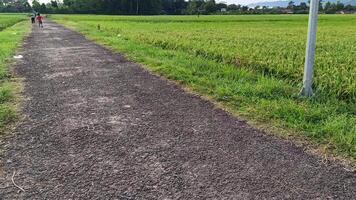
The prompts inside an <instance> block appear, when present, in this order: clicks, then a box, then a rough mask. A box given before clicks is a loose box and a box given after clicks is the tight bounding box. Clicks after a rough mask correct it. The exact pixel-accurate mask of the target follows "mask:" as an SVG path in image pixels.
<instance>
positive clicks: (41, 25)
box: [36, 13, 43, 28]
mask: <svg viewBox="0 0 356 200" xmlns="http://www.w3.org/2000/svg"><path fill="white" fill-rule="evenodd" d="M36 19H37V21H38V26H39V27H40V28H43V17H42V16H41V14H40V13H38V14H37V17H36Z"/></svg>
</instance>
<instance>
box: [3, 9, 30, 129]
mask: <svg viewBox="0 0 356 200" xmlns="http://www.w3.org/2000/svg"><path fill="white" fill-rule="evenodd" d="M25 19H26V17H25V16H24V15H7V14H0V129H1V128H3V127H4V125H5V124H6V123H8V122H10V121H11V120H13V119H14V118H15V116H16V114H15V107H14V106H15V105H14V104H15V101H14V93H15V90H16V88H17V87H18V86H17V83H15V82H14V81H13V80H11V75H10V73H9V69H8V63H9V59H10V58H11V57H12V56H13V55H14V53H15V51H16V49H17V48H18V45H19V44H20V43H21V41H22V39H23V37H24V36H25V35H26V33H27V32H28V31H29V27H30V26H29V24H28V23H27V22H21V21H23V20H25Z"/></svg>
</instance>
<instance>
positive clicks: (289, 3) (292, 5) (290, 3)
mask: <svg viewBox="0 0 356 200" xmlns="http://www.w3.org/2000/svg"><path fill="white" fill-rule="evenodd" d="M294 6H295V5H294V2H293V1H290V2H288V6H287V8H288V9H291V10H294Z"/></svg>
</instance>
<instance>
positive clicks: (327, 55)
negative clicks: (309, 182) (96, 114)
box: [52, 15, 356, 158]
mask: <svg viewBox="0 0 356 200" xmlns="http://www.w3.org/2000/svg"><path fill="white" fill-rule="evenodd" d="M52 17H53V18H54V19H55V20H56V21H58V22H60V23H62V24H65V25H67V26H69V27H71V28H75V29H76V30H78V31H80V32H81V33H83V34H84V35H86V36H87V37H88V38H90V39H93V40H95V41H97V42H98V43H100V44H103V45H106V46H107V47H109V48H111V49H113V50H116V51H120V52H123V53H125V54H126V55H127V56H128V57H129V58H130V59H132V60H134V61H137V62H140V63H143V64H144V65H145V67H147V68H148V69H149V70H151V71H153V72H155V73H158V74H161V75H164V76H166V77H168V78H169V79H172V80H176V81H178V82H179V83H181V84H183V85H185V86H188V87H189V88H191V89H193V90H194V91H196V92H198V93H200V94H203V95H205V96H208V97H210V98H212V99H213V100H215V101H218V102H220V103H222V104H223V105H224V106H225V107H226V108H227V109H229V110H230V111H232V112H234V113H237V114H238V115H240V116H243V117H245V118H248V119H249V120H251V121H254V122H258V123H262V124H263V125H267V126H268V127H270V128H272V127H278V128H282V129H285V130H287V132H288V134H289V133H294V136H297V137H299V136H302V137H305V138H311V139H312V141H313V142H314V143H318V144H322V145H323V146H324V145H325V146H326V147H328V148H329V149H331V150H333V151H337V152H339V153H342V154H344V155H348V156H351V157H353V158H356V117H355V114H356V105H355V96H356V80H355V74H356V71H355V70H356V68H355V66H356V57H355V55H356V48H355V45H354V44H356V27H355V26H354V25H353V24H355V22H356V16H320V23H319V24H320V27H319V33H318V45H317V46H318V47H317V57H316V66H315V68H316V73H315V75H316V77H315V78H316V83H315V88H316V95H315V96H314V97H313V98H311V99H305V98H301V97H299V96H298V92H299V90H300V88H301V80H302V71H303V58H304V51H305V50H304V48H305V40H306V30H307V16H201V17H200V18H197V17H192V16H190V17H187V16H185V17H183V16H182V17H178V16H175V17H173V16H171V17H167V16H156V17H154V16H152V17H147V16H146V17H123V16H122V17H121V16H115V17H114V16H90V15H71V16H62V15H54V16H52ZM98 25H100V30H98Z"/></svg>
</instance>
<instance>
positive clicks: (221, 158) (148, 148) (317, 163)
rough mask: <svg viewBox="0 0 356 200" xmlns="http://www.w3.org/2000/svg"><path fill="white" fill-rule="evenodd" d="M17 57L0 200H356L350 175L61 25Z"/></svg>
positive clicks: (38, 34) (34, 38)
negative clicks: (17, 113)
mask: <svg viewBox="0 0 356 200" xmlns="http://www.w3.org/2000/svg"><path fill="white" fill-rule="evenodd" d="M22 55H23V56H24V58H23V59H22V61H21V62H19V63H18V64H17V66H16V68H15V69H16V70H15V71H16V73H17V75H18V76H20V77H23V78H24V84H25V90H24V96H25V99H26V101H25V103H24V110H23V112H24V115H25V119H24V121H23V122H22V123H21V124H19V125H18V127H17V128H16V130H15V132H14V133H13V134H12V135H10V136H9V137H8V138H7V139H6V140H5V141H3V144H2V146H3V147H4V146H5V152H4V154H3V155H2V157H1V165H0V166H1V168H0V184H1V185H0V199H145V200H146V199H328V198H330V199H352V198H355V197H356V174H355V173H354V172H349V171H347V170H345V169H344V168H343V167H341V166H339V165H337V164H334V163H327V164H325V163H323V162H322V161H321V160H320V159H319V158H316V157H314V156H310V155H307V154H306V153H304V152H303V149H301V148H299V147H296V146H295V145H293V144H291V142H288V141H283V140H280V139H276V138H273V137H271V136H267V135H265V134H264V133H263V132H261V131H258V130H256V129H254V128H251V127H250V126H248V125H247V124H246V123H245V122H243V121H240V120H239V119H236V118H234V117H232V116H230V115H229V114H227V113H226V112H224V111H222V110H220V109H216V108H214V106H213V105H212V104H211V103H209V102H207V101H205V100H202V99H200V98H199V97H196V96H193V95H191V94H187V93H185V92H184V91H183V90H182V89H180V88H179V87H178V86H176V85H174V84H171V83H168V82H167V81H165V80H161V79H160V78H158V77H156V76H153V75H151V74H149V73H148V72H146V71H145V70H143V69H142V68H141V67H139V66H138V65H137V64H135V63H132V62H130V61H127V60H126V59H125V58H124V57H123V56H122V55H120V54H116V53H112V52H110V51H109V50H106V49H104V48H102V47H100V46H98V45H96V44H94V43H93V42H90V41H88V40H86V39H85V38H84V37H83V36H81V35H79V34H77V33H75V32H73V31H70V30H68V29H65V28H63V27H62V26H59V25H57V24H54V23H48V24H46V26H45V28H44V29H43V30H39V29H38V28H37V27H36V28H34V30H33V33H32V34H31V36H30V37H29V38H28V39H27V40H26V41H25V43H24V51H23V52H22ZM172 67H174V66H172ZM14 172H15V174H14ZM13 175H14V176H13ZM13 182H14V183H16V184H17V185H18V186H19V187H21V188H23V189H24V192H23V191H21V189H19V188H17V187H15V186H14V183H13Z"/></svg>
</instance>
